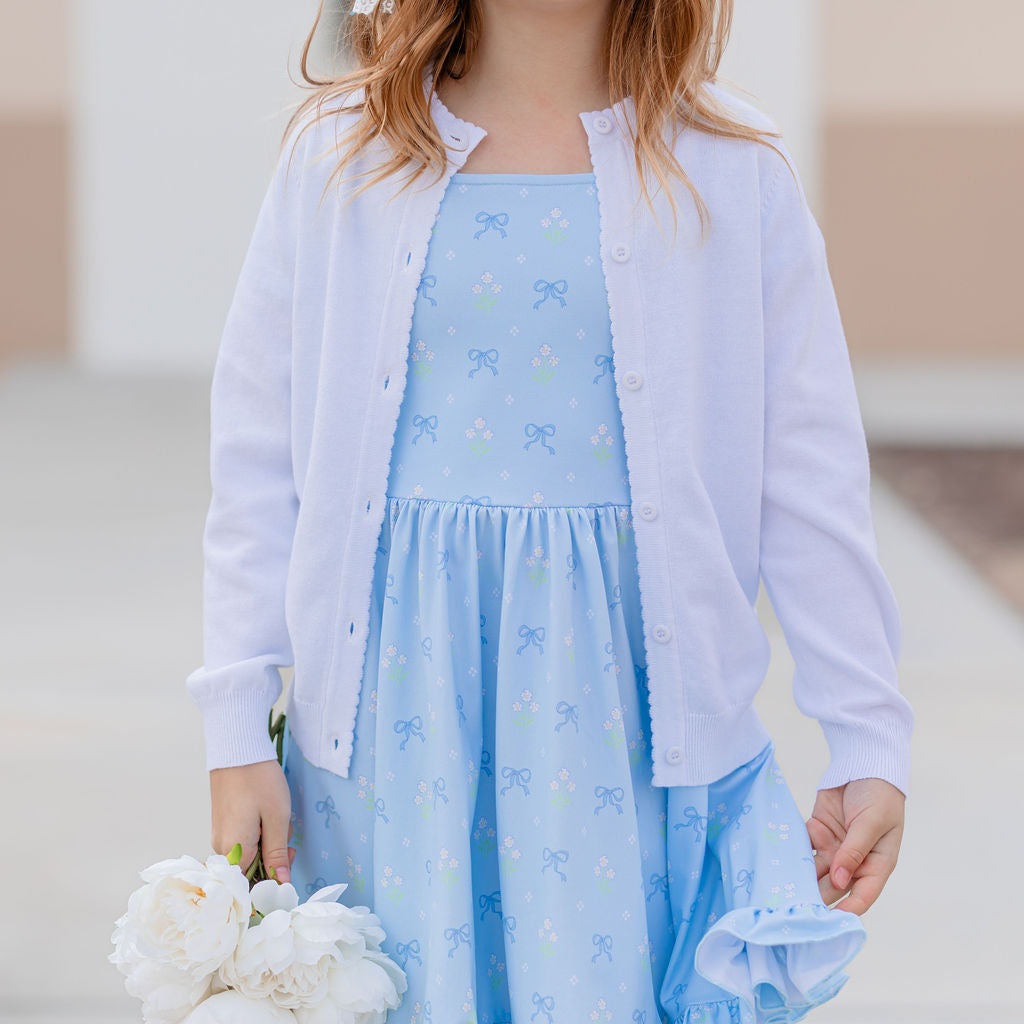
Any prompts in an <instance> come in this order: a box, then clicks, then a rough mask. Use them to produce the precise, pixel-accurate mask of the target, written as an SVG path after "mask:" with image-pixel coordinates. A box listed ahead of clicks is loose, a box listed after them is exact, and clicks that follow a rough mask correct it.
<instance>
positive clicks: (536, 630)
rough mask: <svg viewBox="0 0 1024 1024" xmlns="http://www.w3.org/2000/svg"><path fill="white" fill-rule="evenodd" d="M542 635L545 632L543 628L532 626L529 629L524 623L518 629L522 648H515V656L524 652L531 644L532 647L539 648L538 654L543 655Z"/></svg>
mask: <svg viewBox="0 0 1024 1024" xmlns="http://www.w3.org/2000/svg"><path fill="white" fill-rule="evenodd" d="M544 633H545V630H544V627H543V626H534V627H533V628H532V629H531V628H530V627H529V626H528V625H526V623H525V622H524V623H523V624H522V625H521V626H520V627H519V635H520V636H521V637H523V645H522V647H517V648H516V654H522V653H523V651H524V650H526V648H527V647H529V646H530V644H533V645H534V647H539V648H540V653H541V654H543V653H544V647H543V640H544Z"/></svg>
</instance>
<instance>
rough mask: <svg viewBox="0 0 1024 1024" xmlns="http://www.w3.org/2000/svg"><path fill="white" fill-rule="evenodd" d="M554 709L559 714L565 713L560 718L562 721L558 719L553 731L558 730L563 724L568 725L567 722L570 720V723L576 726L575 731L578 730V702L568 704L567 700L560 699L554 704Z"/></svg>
mask: <svg viewBox="0 0 1024 1024" xmlns="http://www.w3.org/2000/svg"><path fill="white" fill-rule="evenodd" d="M555 711H556V712H558V714H560V715H565V717H564V718H563V719H562V721H560V722H559V723H558V725H556V726H555V732H558V730H559V729H561V728H562V726H563V725H568V724H569V722H572V724H573V725H575V726H576V731H577V732H579V731H580V722H579V718H580V706H579V704H569V703H568V702H566V701H564V700H560V701H559V702H558V703H557V704H556V705H555Z"/></svg>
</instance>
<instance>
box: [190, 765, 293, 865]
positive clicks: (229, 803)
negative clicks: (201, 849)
mask: <svg viewBox="0 0 1024 1024" xmlns="http://www.w3.org/2000/svg"><path fill="white" fill-rule="evenodd" d="M210 810H211V819H212V820H211V826H212V831H211V833H210V839H211V842H212V845H213V851H214V853H222V854H224V855H225V856H226V855H227V854H228V852H229V851H230V850H231V847H232V846H234V845H235V843H241V844H242V859H241V861H240V862H239V865H240V867H241V868H242V870H243V871H247V870H248V868H249V866H250V865H251V864H252V862H253V861H254V860H255V859H256V844H257V843H258V842H259V841H260V837H261V836H262V839H263V863H264V865H265V867H266V868H267V870H268V873H269V870H270V868H273V869H274V874H273V877H274V878H276V879H277V881H279V882H287V881H290V879H291V864H292V861H293V860H294V859H295V850H294V849H293V848H292V847H289V845H288V842H289V840H290V839H291V837H292V824H291V791H290V790H289V789H288V780H287V779H286V778H285V774H284V770H283V769H282V768H281V764H280V762H278V761H276V760H275V761H257V762H256V763H254V764H244V765H239V766H237V767H233V768H214V769H213V770H212V771H211V772H210Z"/></svg>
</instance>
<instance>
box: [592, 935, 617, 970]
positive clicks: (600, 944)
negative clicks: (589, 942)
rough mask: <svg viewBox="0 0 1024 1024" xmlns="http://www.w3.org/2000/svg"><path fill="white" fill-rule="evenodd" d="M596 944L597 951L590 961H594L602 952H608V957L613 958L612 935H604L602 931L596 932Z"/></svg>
mask: <svg viewBox="0 0 1024 1024" xmlns="http://www.w3.org/2000/svg"><path fill="white" fill-rule="evenodd" d="M594 945H595V946H597V952H596V953H595V954H594V955H593V956H592V957H591V958H590V962H591V963H593V962H594V961H595V960H596V959H597V958H598V957H599V956H600V955H601V954H602V953H604V954H606V955H607V957H608V959H609V960H611V958H612V937H611V936H610V935H602V934H601V933H600V932H594Z"/></svg>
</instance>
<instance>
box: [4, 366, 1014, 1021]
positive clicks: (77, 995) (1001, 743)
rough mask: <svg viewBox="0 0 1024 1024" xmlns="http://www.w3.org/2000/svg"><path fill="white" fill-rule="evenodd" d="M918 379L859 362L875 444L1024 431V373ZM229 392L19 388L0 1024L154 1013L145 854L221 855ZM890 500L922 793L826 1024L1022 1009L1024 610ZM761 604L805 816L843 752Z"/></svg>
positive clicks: (8, 562) (107, 382)
mask: <svg viewBox="0 0 1024 1024" xmlns="http://www.w3.org/2000/svg"><path fill="white" fill-rule="evenodd" d="M907 373H909V370H908V371H900V372H899V373H897V372H894V371H891V370H889V371H881V370H879V371H871V372H869V371H867V370H863V371H859V372H858V390H859V393H860V394H861V397H862V405H863V408H864V412H865V421H866V423H867V424H868V431H869V435H871V436H872V437H875V436H878V437H882V436H885V437H886V438H887V439H901V438H907V437H911V436H916V437H919V438H925V439H935V438H936V437H937V436H938V435H939V432H940V430H941V431H947V430H948V432H949V433H950V434H951V435H952V436H954V437H963V436H965V435H968V434H969V435H970V436H973V437H980V436H982V435H984V436H986V439H990V437H991V436H993V435H996V434H998V435H999V436H1002V437H1007V436H1012V437H1013V438H1014V439H1015V440H1017V441H1024V407H1022V403H1021V402H1020V396H1021V395H1022V394H1024V365H1022V366H1021V368H1020V369H1016V370H1015V371H1014V373H1015V375H1014V374H1013V373H1008V372H1007V371H1006V370H1005V369H1004V368H995V369H992V370H989V371H987V372H982V371H974V372H972V373H969V374H968V373H964V372H963V371H961V370H955V371H952V372H951V373H947V374H942V373H936V374H933V375H931V376H923V375H922V374H921V372H920V370H915V371H914V375H913V377H912V378H910V377H908V376H907V375H906V374H907ZM1000 396H1002V398H1001V400H1000ZM207 399H208V381H206V380H196V379H181V380H169V379H159V380H150V379H139V378H130V377H125V378H99V377H96V378H90V377H89V376H86V375H82V374H80V373H77V372H75V371H74V370H71V369H68V368H63V367H59V366H54V367H47V366H45V365H41V366H25V365H23V366H19V367H15V368H14V369H13V370H11V371H10V372H9V373H8V374H7V375H6V377H4V378H3V379H0V452H2V465H3V468H4V472H5V476H6V478H7V481H8V486H7V488H6V492H5V493H6V500H5V501H4V502H3V503H2V505H0V562H2V565H3V566H4V574H3V576H4V587H3V591H2V593H3V606H2V608H0V612H2V616H3V619H2V621H3V639H4V642H3V645H2V649H3V651H4V655H5V660H6V666H5V673H4V690H3V700H4V705H5V709H4V710H5V712H6V718H5V725H6V728H5V729H4V739H5V742H4V744H3V748H2V753H0V764H2V767H3V777H4V779H5V780H6V785H5V786H4V787H3V794H4V796H3V804H2V806H0V813H2V817H3V821H4V824H5V834H6V835H7V836H8V837H9V838H8V841H6V842H5V843H4V844H3V845H2V849H0V872H2V877H3V878H4V879H5V881H6V882H7V885H6V889H5V893H4V910H3V921H4V927H3V928H0V943H2V946H0V1019H2V1020H4V1021H9V1022H12V1024H70V1022H72V1021H74V1022H83V1024H91V1022H94V1021H95V1022H99V1021H101V1020H102V1021H103V1022H104V1024H121V1022H125V1024H127V1022H129V1021H132V1022H137V1021H139V1020H140V1019H141V1017H140V1015H139V1013H138V1004H137V1003H136V1002H135V1001H134V1000H131V999H129V998H128V997H127V996H126V995H125V994H124V992H123V988H122V985H121V979H120V977H119V975H118V974H117V972H116V971H115V969H114V968H113V966H111V965H110V964H108V963H107V962H106V959H105V958H106V955H107V953H108V952H109V951H110V948H111V947H110V942H109V938H110V932H111V930H112V928H113V919H114V917H116V916H117V915H118V914H120V913H121V911H122V910H123V907H124V904H125V900H126V899H127V896H128V893H129V892H130V890H131V889H132V888H134V887H135V886H136V885H137V884H138V879H137V875H136V872H137V871H138V870H139V869H141V868H142V867H144V866H145V865H147V864H149V863H150V862H152V861H155V860H158V859H161V858H164V857H170V856H177V855H179V854H181V853H186V852H187V853H192V854H194V855H196V856H199V857H202V856H205V855H206V853H207V852H209V818H208V814H209V805H208V789H207V776H206V772H205V769H204V765H203V750H202V736H201V729H200V720H199V717H198V712H197V711H196V710H195V708H194V707H193V705H192V704H191V702H190V701H189V699H188V696H187V694H186V692H185V689H184V678H185V676H186V675H187V673H188V672H189V671H191V669H192V668H194V667H195V666H196V665H197V664H198V663H199V661H200V660H201V646H200V644H201V630H200V596H201V572H202V565H201V550H200V543H201V531H202V524H203V517H204V514H205V509H206V501H207V499H208V494H209V491H208V486H209V484H208V477H207V462H206V459H207V429H208V419H207ZM896 410H900V411H899V412H898V413H897V411H896ZM943 439H944V440H947V439H949V438H948V437H944V438H943ZM873 502H874V508H875V522H876V530H877V533H878V537H879V547H880V551H881V556H882V561H883V564H884V566H885V567H886V570H887V572H888V574H889V577H890V579H891V581H892V583H893V586H894V588H895V589H896V592H897V594H898V596H899V598H900V603H901V611H902V617H903V626H904V643H903V653H902V658H901V662H900V667H901V685H902V687H903V690H904V692H905V693H906V694H907V695H908V697H909V698H910V700H911V701H912V703H913V704H914V706H915V711H916V714H917V720H916V730H915V736H914V758H915V760H914V765H913V769H912V779H911V787H912V792H911V797H910V799H909V801H908V804H907V815H908V820H907V832H906V834H905V837H904V841H903V849H902V852H901V857H900V863H899V866H898V868H897V870H896V873H895V874H894V875H893V876H892V878H891V879H890V881H889V884H888V886H887V887H886V890H885V891H884V892H883V894H882V896H881V898H880V899H879V900H878V902H877V903H876V904H875V906H874V907H872V908H871V909H870V910H869V911H868V913H867V915H866V916H865V918H864V921H865V924H866V926H867V928H868V942H867V943H866V945H865V947H864V949H863V950H862V952H861V953H860V954H859V955H858V957H857V958H856V959H855V960H854V961H853V963H852V964H851V965H850V967H851V979H850V981H849V982H848V983H847V986H846V988H845V989H844V991H843V993H842V994H841V995H840V996H839V997H838V998H837V999H836V1000H833V1002H832V1003H830V1004H827V1005H826V1006H824V1007H822V1008H821V1009H820V1010H819V1011H817V1012H816V1013H815V1014H812V1015H811V1018H810V1019H813V1020H815V1021H817V1022H820V1024H828V1022H832V1024H840V1022H842V1024H866V1022H868V1021H870V1022H872V1024H884V1022H893V1024H895V1022H900V1024H918V1022H921V1024H924V1022H925V1021H927V1022H928V1024H946V1022H950V1024H952V1022H954V1021H956V1022H958V1024H959V1022H962V1021H964V1020H968V1021H981V1020H984V1021H985V1022H986V1024H1010V1022H1011V1021H1015V1022H1019V1021H1020V1020H1022V1019H1024V1002H1022V1001H1021V993H1020V990H1019V986H1018V985H1017V984H1015V983H1014V981H1013V979H1014V978H1016V977H1019V963H1018V960H1017V957H1016V956H1015V951H1016V950H1017V949H1018V948H1019V945H1020V940H1019V937H1018V936H1017V934H1016V931H1015V928H1016V926H1017V922H1018V921H1019V919H1020V909H1021V900H1020V897H1019V896H1018V895H1016V893H1017V892H1018V890H1019V885H1018V883H1017V880H1016V878H1015V875H1014V865H1015V863H1016V857H1017V852H1018V851H1019V850H1020V849H1021V846H1022V840H1024V824H1022V822H1024V815H1022V814H1021V813H1019V792H1018V787H1015V786H1014V785H1013V781H1014V779H1017V780H1020V778H1021V773H1020V766H1019V761H1017V760H1016V758H1015V755H1014V754H1012V753H1011V751H1013V749H1014V746H1015V744H1014V741H1015V740H1017V739H1018V723H1019V722H1020V721H1021V720H1022V712H1024V687H1022V686H1021V683H1022V678H1024V671H1022V670H1024V621H1022V620H1021V618H1020V617H1019V616H1017V615H1016V614H1014V613H1013V611H1012V610H1011V609H1010V608H1009V607H1008V606H1007V605H1006V604H1005V603H1004V602H1003V601H1002V600H1001V599H1000V598H999V597H998V596H997V595H996V594H995V593H994V592H993V591H992V590H991V589H990V588H988V587H987V586H986V585H985V584H984V583H983V582H982V581H981V580H980V579H979V578H978V577H977V576H976V574H975V573H974V572H973V571H972V570H971V568H970V567H969V566H968V565H967V564H966V563H965V562H964V561H963V560H962V559H961V558H960V557H958V556H957V554H956V553H954V552H953V551H951V550H950V548H949V547H948V546H947V545H946V544H945V543H944V542H943V541H942V540H941V539H940V538H939V537H938V536H937V535H936V534H935V533H934V532H933V531H932V530H931V529H930V528H929V527H928V526H927V525H926V524H924V523H923V522H921V521H920V519H918V518H917V517H916V516H915V515H914V514H912V513H911V512H909V511H908V509H907V508H906V507H905V506H904V505H903V504H902V503H901V502H899V501H898V500H897V499H896V498H895V497H894V496H893V494H892V493H891V492H890V491H889V490H888V489H887V488H886V487H885V486H884V485H883V484H882V483H881V482H880V481H876V482H875V486H874V490H873ZM759 609H760V610H761V611H762V613H763V621H764V622H765V626H766V628H767V629H768V631H769V635H770V636H771V638H772V642H773V648H774V652H775V656H774V658H773V662H772V667H771V671H770V673H769V678H768V680H767V681H766V683H765V686H764V688H763V690H762V691H761V693H760V694H759V696H758V707H759V710H760V711H761V713H762V715H763V716H764V718H765V721H766V723H767V724H768V727H769V729H770V730H771V732H772V734H773V735H774V736H775V737H776V743H777V747H778V751H779V759H780V762H781V763H782V766H783V769H784V771H785V773H786V776H787V780H788V781H789V784H790V787H791V788H792V790H793V792H794V793H795V794H796V797H797V800H798V803H799V804H800V805H801V809H802V810H803V811H804V814H805V815H807V814H809V813H810V809H811V806H812V805H813V798H814V785H815V782H816V779H817V778H818V777H819V776H820V773H821V772H822V771H823V770H824V767H825V764H826V758H827V748H826V746H825V743H824V740H823V739H822V737H821V733H820V730H819V728H818V725H817V723H816V722H814V721H813V720H809V719H806V718H804V717H803V716H802V715H801V714H800V713H799V712H798V711H797V710H796V709H795V707H794V706H793V703H792V698H791V696H790V692H789V680H790V677H791V673H792V663H791V661H790V658H789V655H788V652H787V650H786V647H785V643H784V639H783V637H782V636H781V634H780V632H779V629H778V625H777V623H776V622H775V619H774V617H773V615H772V613H771V608H770V606H769V605H768V603H767V601H766V598H765V595H764V592H763V591H762V594H761V601H760V603H759ZM44 691H45V692H44ZM44 722H45V725H44ZM55 928H56V929H59V931H58V932H56V934H55ZM44 951H45V952H44ZM51 951H52V952H51Z"/></svg>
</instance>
